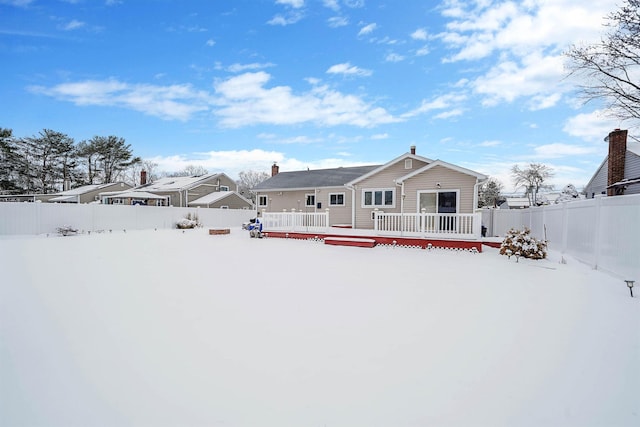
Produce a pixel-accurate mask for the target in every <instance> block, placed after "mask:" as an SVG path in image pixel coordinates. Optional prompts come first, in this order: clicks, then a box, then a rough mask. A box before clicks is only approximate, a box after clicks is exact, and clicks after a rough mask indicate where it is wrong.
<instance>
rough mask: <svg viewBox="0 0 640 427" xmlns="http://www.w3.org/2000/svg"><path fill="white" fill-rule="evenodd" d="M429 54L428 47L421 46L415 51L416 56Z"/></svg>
mask: <svg viewBox="0 0 640 427" xmlns="http://www.w3.org/2000/svg"><path fill="white" fill-rule="evenodd" d="M429 52H430V50H429V46H426V45H425V46H423V47H421V48H420V49H418V50H416V56H425V55H428V54H429Z"/></svg>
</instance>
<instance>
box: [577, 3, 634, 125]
mask: <svg viewBox="0 0 640 427" xmlns="http://www.w3.org/2000/svg"><path fill="white" fill-rule="evenodd" d="M606 26H607V27H608V28H609V29H610V31H609V32H608V33H607V34H606V36H605V37H603V38H602V39H601V41H600V42H599V43H595V44H592V45H587V46H575V45H574V46H572V48H571V49H570V50H569V51H568V52H566V56H567V57H568V58H569V64H568V68H569V71H570V75H575V76H578V77H583V78H585V79H586V81H585V83H584V84H583V85H582V86H581V89H582V93H583V96H584V98H585V100H586V101H589V100H594V99H602V100H604V101H605V102H606V103H607V106H608V109H609V111H610V113H611V114H612V115H613V116H614V117H616V118H618V119H621V120H639V119H640V0H623V2H622V6H621V7H620V9H619V10H618V11H616V12H612V13H611V14H609V15H608V16H607V24H606Z"/></svg>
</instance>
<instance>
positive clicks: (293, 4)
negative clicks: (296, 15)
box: [276, 0, 304, 9]
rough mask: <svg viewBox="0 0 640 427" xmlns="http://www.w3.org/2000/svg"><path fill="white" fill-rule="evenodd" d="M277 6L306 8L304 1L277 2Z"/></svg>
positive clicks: (281, 0) (283, 0)
mask: <svg viewBox="0 0 640 427" xmlns="http://www.w3.org/2000/svg"><path fill="white" fill-rule="evenodd" d="M276 4H284V5H286V6H290V7H293V8H295V9H299V8H301V7H303V6H304V0H276Z"/></svg>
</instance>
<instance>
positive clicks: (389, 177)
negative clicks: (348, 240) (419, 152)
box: [354, 159, 427, 229]
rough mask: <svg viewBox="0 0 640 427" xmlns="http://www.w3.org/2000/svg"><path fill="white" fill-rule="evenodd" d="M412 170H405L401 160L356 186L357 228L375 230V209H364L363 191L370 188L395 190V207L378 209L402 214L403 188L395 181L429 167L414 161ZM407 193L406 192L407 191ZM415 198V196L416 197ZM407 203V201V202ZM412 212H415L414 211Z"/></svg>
mask: <svg viewBox="0 0 640 427" xmlns="http://www.w3.org/2000/svg"><path fill="white" fill-rule="evenodd" d="M411 163H412V164H411V169H405V168H404V167H405V162H404V160H399V161H398V162H397V163H395V164H393V165H391V166H389V167H387V168H385V169H384V170H382V171H381V172H379V173H377V174H375V175H373V176H370V177H368V178H366V179H364V180H362V181H360V182H358V183H357V184H356V185H355V200H354V204H355V212H356V215H355V217H356V221H355V222H356V223H355V228H363V229H373V220H372V219H371V212H372V211H373V210H374V208H363V207H362V190H363V189H368V188H389V189H392V188H393V189H394V201H395V205H394V207H384V208H382V207H381V208H378V209H380V210H383V211H385V212H395V213H400V204H401V199H400V193H401V191H402V190H401V188H400V187H399V186H397V185H396V183H395V181H394V180H395V179H397V178H400V177H402V176H404V175H408V174H410V173H411V172H412V171H414V170H416V169H420V168H422V167H424V166H426V165H427V163H425V162H422V161H419V160H416V159H412V162H411ZM405 188H406V187H405ZM405 192H406V191H405ZM414 197H415V196H414ZM405 201H406V200H405ZM412 212H415V210H414V211H412Z"/></svg>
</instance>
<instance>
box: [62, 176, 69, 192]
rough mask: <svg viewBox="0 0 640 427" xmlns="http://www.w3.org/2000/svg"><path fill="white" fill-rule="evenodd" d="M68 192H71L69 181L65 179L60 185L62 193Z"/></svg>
mask: <svg viewBox="0 0 640 427" xmlns="http://www.w3.org/2000/svg"><path fill="white" fill-rule="evenodd" d="M69 190H71V181H69V178H66V179H65V180H64V182H63V183H62V191H69Z"/></svg>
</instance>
